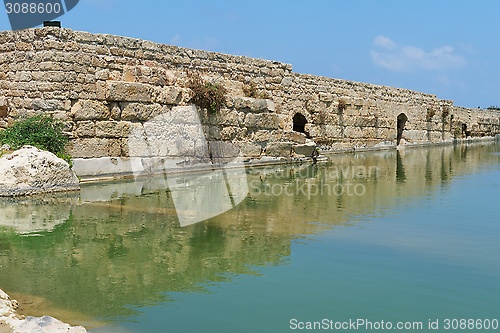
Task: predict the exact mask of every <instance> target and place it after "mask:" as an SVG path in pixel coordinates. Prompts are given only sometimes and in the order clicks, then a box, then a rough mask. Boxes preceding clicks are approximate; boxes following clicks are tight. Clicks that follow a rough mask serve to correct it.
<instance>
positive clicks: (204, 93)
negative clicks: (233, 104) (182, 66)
mask: <svg viewBox="0 0 500 333" xmlns="http://www.w3.org/2000/svg"><path fill="white" fill-rule="evenodd" d="M187 87H188V88H189V89H191V91H192V97H191V102H192V103H194V104H195V105H196V106H198V107H200V108H202V109H207V110H208V111H210V112H212V113H215V112H217V111H219V110H220V108H221V107H222V106H223V105H224V104H225V103H226V94H227V90H226V88H225V87H224V86H223V85H222V84H220V83H216V82H211V81H206V80H204V79H203V78H202V77H201V76H200V75H199V74H197V73H188V82H187Z"/></svg>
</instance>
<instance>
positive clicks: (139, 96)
mask: <svg viewBox="0 0 500 333" xmlns="http://www.w3.org/2000/svg"><path fill="white" fill-rule="evenodd" d="M106 83H107V91H106V99H107V100H108V101H121V102H152V101H153V89H152V87H151V86H150V85H147V84H143V83H137V82H123V81H107V82H106Z"/></svg>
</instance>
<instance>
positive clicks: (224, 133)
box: [0, 28, 500, 159]
mask: <svg viewBox="0 0 500 333" xmlns="http://www.w3.org/2000/svg"><path fill="white" fill-rule="evenodd" d="M190 72H196V73H200V74H201V75H202V76H203V77H204V78H205V79H207V80H209V81H213V82H217V83H218V84H222V85H224V86H225V87H226V88H227V90H228V95H227V102H226V105H225V106H223V107H222V109H221V110H220V111H219V112H217V113H215V114H212V113H210V112H207V111H206V110H198V111H199V113H200V120H201V122H202V124H203V125H204V128H203V129H204V133H205V134H206V136H207V137H208V138H209V139H210V140H223V141H230V142H233V143H237V144H238V145H239V146H240V147H241V149H242V152H243V154H244V155H245V156H247V157H248V158H260V157H262V156H265V155H268V156H282V157H290V155H293V154H294V152H297V153H299V155H300V154H302V155H308V154H310V153H311V149H310V145H307V139H311V140H313V141H314V142H315V143H317V144H318V145H319V146H320V147H322V148H324V149H332V150H336V149H353V148H363V147H367V148H369V147H374V146H375V147H377V146H384V147H390V146H395V145H397V144H408V143H417V144H418V143H426V142H440V141H443V140H445V141H446V140H447V141H451V139H452V138H453V137H460V138H461V137H463V136H465V135H470V136H493V135H495V134H497V133H500V122H499V121H500V119H499V112H495V111H483V110H474V109H464V108H460V107H455V106H453V102H452V101H447V100H441V99H438V98H437V97H436V96H434V95H429V94H423V93H418V92H414V91H410V90H406V89H399V88H392V87H385V86H378V85H372V84H366V83H358V82H350V81H345V80H339V79H331V78H325V77H318V76H312V75H304V74H297V73H294V72H292V66H291V65H289V64H284V63H280V62H275V61H268V60H261V59H253V58H247V57H241V56H232V55H226V54H220V53H213V52H206V51H200V50H191V49H185V48H180V47H175V46H169V45H160V44H156V43H153V42H150V41H143V40H138V39H132V38H125V37H118V36H111V35H95V34H90V33H86V32H76V31H72V30H69V29H59V28H41V29H29V30H23V31H17V32H12V31H5V32H1V33H0V128H5V127H7V126H8V125H9V124H10V123H12V122H13V121H14V120H15V119H18V118H20V117H23V116H29V115H33V114H37V113H41V112H43V113H49V114H52V115H54V117H56V118H59V119H62V120H64V121H66V122H67V131H68V133H69V134H70V137H71V144H70V153H71V154H72V155H73V156H74V157H75V158H77V159H88V158H104V157H117V158H128V157H131V155H133V154H131V152H130V145H129V138H130V135H131V133H137V132H138V131H139V132H140V131H141V130H142V131H144V128H145V127H144V126H145V124H146V123H147V122H148V121H151V120H152V119H156V117H161V116H162V115H169V114H179V113H182V112H184V110H186V108H188V107H189V106H190V100H191V97H192V95H191V90H190V89H189V88H188V85H187V82H188V73H190ZM247 96H249V97H247ZM398 117H399V118H398ZM398 119H399V122H398ZM464 124H465V126H464ZM398 126H399V131H398ZM165 135H166V136H168V133H165ZM175 135H176V134H175V133H172V136H175ZM169 139H174V138H169ZM182 153H183V152H182V151H177V152H176V154H182Z"/></svg>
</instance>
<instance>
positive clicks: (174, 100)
mask: <svg viewBox="0 0 500 333" xmlns="http://www.w3.org/2000/svg"><path fill="white" fill-rule="evenodd" d="M182 99H183V90H182V89H181V88H179V87H174V86H169V87H165V88H162V89H160V88H159V89H157V91H156V97H155V99H154V100H155V102H156V103H160V104H168V105H179V104H180V103H181V101H182Z"/></svg>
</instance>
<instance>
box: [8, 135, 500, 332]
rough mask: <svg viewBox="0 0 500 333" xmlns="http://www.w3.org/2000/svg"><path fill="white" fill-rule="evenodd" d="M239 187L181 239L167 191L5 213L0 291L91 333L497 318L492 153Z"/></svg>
mask: <svg viewBox="0 0 500 333" xmlns="http://www.w3.org/2000/svg"><path fill="white" fill-rule="evenodd" d="M190 177H191V178H193V177H194V178H196V177H199V175H195V176H180V177H178V179H177V180H176V181H177V182H178V183H179V184H182V185H183V186H185V187H186V188H189V187H190V186H191V187H193V186H194V185H192V184H193V182H192V179H191V178H190ZM246 181H247V182H248V189H249V194H248V196H247V197H246V198H245V199H244V200H243V201H242V202H241V203H240V204H239V205H237V206H236V207H235V208H233V209H231V210H229V211H226V212H224V213H223V214H221V215H218V216H216V217H213V218H211V219H209V220H207V221H203V222H200V223H197V224H194V225H190V226H187V227H181V226H180V224H179V220H178V218H177V213H176V210H175V206H174V202H173V199H172V193H171V192H170V191H169V190H167V189H166V188H165V187H162V186H159V185H158V184H161V183H162V179H161V178H155V179H149V180H147V179H146V180H139V181H124V182H116V183H106V184H87V185H84V187H83V188H82V192H81V193H80V194H76V195H75V194H73V195H59V196H54V197H43V198H32V199H18V200H2V201H0V288H2V289H4V290H5V291H6V292H7V293H9V294H11V295H12V296H13V297H14V298H17V299H18V300H19V301H21V303H22V304H23V305H22V307H21V311H22V312H23V313H25V314H32V315H44V314H49V315H52V316H56V317H58V318H60V319H62V320H66V321H70V322H71V323H73V324H83V325H86V326H87V327H88V328H90V330H91V332H95V333H102V332H217V333H219V332H291V331H299V328H300V327H302V326H301V325H305V327H307V326H306V325H308V324H311V325H314V322H320V323H317V325H319V324H325V323H326V322H328V323H330V322H329V321H330V320H331V321H332V323H335V322H339V323H342V322H348V321H349V320H351V321H357V320H364V321H365V322H367V321H369V322H371V323H372V325H374V326H373V327H372V328H371V329H370V327H369V326H363V325H361V326H359V327H357V330H358V331H363V332H365V331H375V328H376V327H377V325H380V324H381V322H382V321H384V323H387V322H389V323H391V324H393V325H394V327H393V330H394V331H407V332H412V331H413V332H430V331H431V330H429V329H428V325H429V320H430V321H431V322H432V323H435V322H436V321H437V320H439V330H438V331H443V330H444V325H445V320H446V319H447V318H448V319H458V320H460V319H482V320H484V319H489V320H492V321H493V320H494V319H496V320H500V255H499V253H500V219H499V215H500V205H499V200H498V198H499V194H500V147H499V146H498V145H495V144H492V143H487V144H475V145H467V146H456V147H453V146H446V147H433V148H418V149H417V148H416V149H406V150H400V151H396V150H391V151H381V152H369V153H357V154H350V155H334V156H331V157H330V159H329V162H328V163H326V164H321V165H316V166H308V165H305V166H293V167H292V166H280V167H267V168H248V169H247V170H246ZM196 186H198V187H199V186H200V183H197V185H196ZM206 186H210V185H209V184H208V185H206ZM191 190H193V189H192V188H191ZM202 190H205V191H206V188H205V189H200V191H202ZM194 191H195V192H196V191H197V190H196V189H195V190H194ZM208 192H210V191H208ZM198 205H199V204H198V203H197V202H196V201H195V200H194V201H193V205H192V206H193V207H192V209H193V211H196V210H197V209H200V208H199V206H198ZM323 319H327V320H328V321H323ZM398 322H403V323H405V322H410V324H412V325H414V324H415V325H416V324H418V323H422V328H419V327H418V325H417V326H413V327H411V328H410V329H407V330H397V329H396V325H397V323H398ZM358 323H360V324H362V323H363V322H361V321H359V322H358ZM493 323H494V322H493ZM366 325H369V324H366ZM293 328H296V329H295V330H294V329H293ZM322 328H326V326H322ZM379 328H380V326H379ZM381 330H382V329H379V331H381ZM499 330H500V329H499ZM499 330H496V331H499ZM318 331H319V329H318ZM333 331H335V330H333ZM337 331H349V330H348V329H343V330H342V329H341V330H337ZM350 331H353V329H352V328H351V329H350ZM434 331H437V330H434ZM465 331H467V332H472V331H478V332H479V331H481V332H484V331H485V330H484V329H483V330H474V329H467V330H465ZM490 331H495V330H492V329H490Z"/></svg>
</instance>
